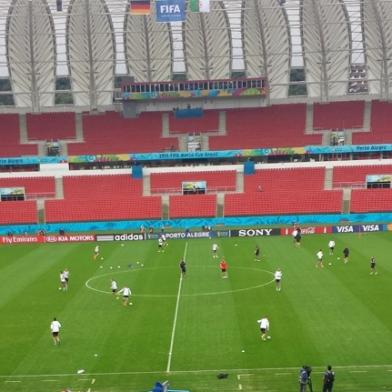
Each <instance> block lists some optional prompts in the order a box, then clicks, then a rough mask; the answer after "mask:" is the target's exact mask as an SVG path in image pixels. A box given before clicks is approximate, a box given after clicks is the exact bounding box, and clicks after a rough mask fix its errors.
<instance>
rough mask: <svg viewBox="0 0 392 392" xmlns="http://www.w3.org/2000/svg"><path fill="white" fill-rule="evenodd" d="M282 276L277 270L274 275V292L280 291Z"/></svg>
mask: <svg viewBox="0 0 392 392" xmlns="http://www.w3.org/2000/svg"><path fill="white" fill-rule="evenodd" d="M282 275H283V274H282V271H281V270H280V268H278V269H277V270H276V271H275V273H274V278H275V287H276V291H280V290H281V289H282V287H281V281H282Z"/></svg>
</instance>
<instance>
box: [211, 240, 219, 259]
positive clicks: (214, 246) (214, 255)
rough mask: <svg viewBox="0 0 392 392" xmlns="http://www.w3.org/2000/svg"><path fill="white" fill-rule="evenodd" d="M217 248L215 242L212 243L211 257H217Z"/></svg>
mask: <svg viewBox="0 0 392 392" xmlns="http://www.w3.org/2000/svg"><path fill="white" fill-rule="evenodd" d="M218 248H219V246H218V244H215V243H213V244H212V257H213V258H214V259H217V258H218Z"/></svg>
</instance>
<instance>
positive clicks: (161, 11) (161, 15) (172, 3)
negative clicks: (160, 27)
mask: <svg viewBox="0 0 392 392" xmlns="http://www.w3.org/2000/svg"><path fill="white" fill-rule="evenodd" d="M155 5H156V21H157V22H161V23H168V22H184V21H185V18H186V13H185V0H156V2H155Z"/></svg>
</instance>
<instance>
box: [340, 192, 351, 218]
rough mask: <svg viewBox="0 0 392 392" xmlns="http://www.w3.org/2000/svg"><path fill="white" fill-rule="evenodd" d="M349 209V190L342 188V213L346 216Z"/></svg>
mask: <svg viewBox="0 0 392 392" xmlns="http://www.w3.org/2000/svg"><path fill="white" fill-rule="evenodd" d="M350 207H351V188H343V206H342V212H343V213H344V214H348V213H349V212H350Z"/></svg>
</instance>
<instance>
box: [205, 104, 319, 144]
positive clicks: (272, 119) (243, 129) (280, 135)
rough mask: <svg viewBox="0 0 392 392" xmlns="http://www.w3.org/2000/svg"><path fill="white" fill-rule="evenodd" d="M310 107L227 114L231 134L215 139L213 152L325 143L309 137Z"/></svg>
mask: <svg viewBox="0 0 392 392" xmlns="http://www.w3.org/2000/svg"><path fill="white" fill-rule="evenodd" d="M305 123H306V105H305V104H291V105H275V106H269V107H265V108H252V109H249V108H244V109H231V110H227V111H226V127H227V135H225V136H211V137H210V138H209V147H210V150H230V149H238V148H260V147H297V146H305V145H311V144H321V135H306V134H305Z"/></svg>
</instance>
